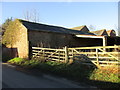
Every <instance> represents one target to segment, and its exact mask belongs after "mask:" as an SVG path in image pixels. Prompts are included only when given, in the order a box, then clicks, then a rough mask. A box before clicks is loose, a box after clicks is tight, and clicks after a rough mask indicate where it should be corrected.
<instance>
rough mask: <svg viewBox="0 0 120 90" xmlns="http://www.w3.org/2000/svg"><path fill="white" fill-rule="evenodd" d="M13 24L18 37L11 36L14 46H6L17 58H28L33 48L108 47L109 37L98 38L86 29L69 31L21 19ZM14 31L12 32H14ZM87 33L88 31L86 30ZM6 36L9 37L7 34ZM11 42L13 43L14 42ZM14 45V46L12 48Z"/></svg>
mask: <svg viewBox="0 0 120 90" xmlns="http://www.w3.org/2000/svg"><path fill="white" fill-rule="evenodd" d="M13 22H14V23H12V24H11V26H12V27H13V25H14V26H15V27H13V29H14V30H15V31H14V33H16V35H14V37H13V36H11V37H10V38H13V39H12V40H13V41H14V43H13V44H10V43H8V44H6V41H5V40H4V39H5V38H6V37H5V36H4V37H3V41H4V44H6V47H8V48H13V49H14V50H15V52H16V53H17V56H19V57H21V58H28V57H29V55H30V52H31V47H32V46H39V47H46V48H63V47H64V46H67V47H81V46H82V47H83V46H106V45H107V37H106V36H97V35H94V34H93V33H89V32H84V29H86V28H87V27H86V26H84V28H83V29H82V31H81V30H73V29H67V28H63V27H58V26H52V25H45V24H40V23H34V22H29V21H25V20H21V19H16V20H14V21H13ZM13 29H12V30H13ZM85 31H86V30H85ZM4 35H7V32H5V34H4ZM12 40H11V41H12ZM11 45H12V46H11Z"/></svg>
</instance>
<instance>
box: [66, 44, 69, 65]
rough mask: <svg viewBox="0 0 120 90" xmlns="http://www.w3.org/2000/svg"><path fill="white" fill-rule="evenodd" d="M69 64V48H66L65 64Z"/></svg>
mask: <svg viewBox="0 0 120 90" xmlns="http://www.w3.org/2000/svg"><path fill="white" fill-rule="evenodd" d="M68 62H69V56H68V48H67V46H65V63H68Z"/></svg>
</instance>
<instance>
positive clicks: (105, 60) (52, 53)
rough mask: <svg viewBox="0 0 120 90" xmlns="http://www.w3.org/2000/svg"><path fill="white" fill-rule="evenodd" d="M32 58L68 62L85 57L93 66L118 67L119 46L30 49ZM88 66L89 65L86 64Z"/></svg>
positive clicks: (119, 58) (119, 59)
mask: <svg viewBox="0 0 120 90" xmlns="http://www.w3.org/2000/svg"><path fill="white" fill-rule="evenodd" d="M32 52H33V58H38V57H44V59H45V60H52V61H60V62H65V63H67V62H69V60H75V59H74V58H75V57H76V56H80V55H85V56H87V57H88V58H89V60H90V61H91V62H92V63H94V64H95V65H97V66H98V67H99V66H108V65H109V66H110V65H119V64H120V63H119V61H120V46H100V47H78V48H67V47H65V48H63V49H53V48H40V47H32ZM86 64H90V63H86Z"/></svg>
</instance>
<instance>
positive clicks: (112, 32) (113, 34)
mask: <svg viewBox="0 0 120 90" xmlns="http://www.w3.org/2000/svg"><path fill="white" fill-rule="evenodd" d="M107 34H108V36H116V33H115V30H108V31H107Z"/></svg>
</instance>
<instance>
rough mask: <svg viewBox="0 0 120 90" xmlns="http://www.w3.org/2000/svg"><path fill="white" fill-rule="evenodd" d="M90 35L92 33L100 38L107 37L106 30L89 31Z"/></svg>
mask: <svg viewBox="0 0 120 90" xmlns="http://www.w3.org/2000/svg"><path fill="white" fill-rule="evenodd" d="M91 33H94V34H95V35H100V36H108V33H107V31H106V29H102V30H97V31H91Z"/></svg>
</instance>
